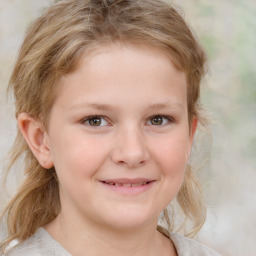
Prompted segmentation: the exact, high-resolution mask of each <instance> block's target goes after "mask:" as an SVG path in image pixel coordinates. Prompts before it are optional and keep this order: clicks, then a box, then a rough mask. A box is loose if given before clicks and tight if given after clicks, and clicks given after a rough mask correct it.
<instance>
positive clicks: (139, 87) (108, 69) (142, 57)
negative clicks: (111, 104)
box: [57, 44, 186, 101]
mask: <svg viewBox="0 0 256 256" xmlns="http://www.w3.org/2000/svg"><path fill="white" fill-rule="evenodd" d="M177 91H179V93H178V94H183V96H184V93H185V94H186V77H185V74H184V72H182V71H179V70H178V69H177V68H176V67H175V66H174V64H173V63H172V61H171V60H170V58H169V57H168V56H166V54H165V53H164V52H163V51H161V50H159V49H158V48H155V47H150V46H145V45H134V44H129V45H121V44H111V45H103V46H100V47H97V48H96V49H94V50H91V51H89V52H86V53H84V54H83V56H81V58H80V60H79V63H78V66H77V68H76V70H75V71H74V72H72V73H69V74H67V75H65V76H63V77H61V79H60V81H59V96H60V95H62V94H64V93H65V94H69V95H70V96H71V95H75V94H76V95H77V97H76V98H77V100H78V99H79V98H80V97H81V98H83V99H85V98H86V97H89V96H91V97H92V96H93V95H94V97H95V98H99V97H100V95H102V96H104V98H103V99H104V100H107V99H108V100H109V101H111V97H112V98H113V97H114V96H115V97H117V96H119V97H117V98H116V99H115V101H118V99H119V98H122V97H126V96H125V95H130V94H133V95H134V101H135V100H139V99H145V98H148V99H149V98H152V97H153V96H154V97H155V98H157V97H158V96H159V95H160V94H161V95H162V96H161V97H163V93H166V94H167V93H168V94H169V95H168V97H167V98H168V99H170V98H171V97H174V96H175V95H176V94H177ZM174 92H175V93H174ZM172 94H173V95H172ZM57 98H58V97H57ZM113 99H114V98H113ZM168 99H166V100H168ZM95 100H96V99H95Z"/></svg>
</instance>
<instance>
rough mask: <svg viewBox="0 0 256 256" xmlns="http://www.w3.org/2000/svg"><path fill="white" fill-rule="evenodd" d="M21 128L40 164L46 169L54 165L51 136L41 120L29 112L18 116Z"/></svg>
mask: <svg viewBox="0 0 256 256" xmlns="http://www.w3.org/2000/svg"><path fill="white" fill-rule="evenodd" d="M18 125H19V129H20V131H21V133H22V135H23V137H24V139H25V140H26V142H27V144H28V146H29V148H30V150H31V151H32V152H33V154H34V156H35V157H36V158H37V160H38V162H39V163H40V165H41V166H42V167H44V168H46V169H50V168H51V167H53V162H52V159H51V154H50V147H49V138H48V134H47V133H46V131H45V130H44V129H43V125H42V124H41V122H40V121H38V120H36V119H35V118H34V117H32V116H30V115H29V114H27V113H21V114H20V115H19V116H18Z"/></svg>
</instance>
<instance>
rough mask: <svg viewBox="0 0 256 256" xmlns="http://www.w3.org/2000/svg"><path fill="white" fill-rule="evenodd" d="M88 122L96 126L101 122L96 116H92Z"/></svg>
mask: <svg viewBox="0 0 256 256" xmlns="http://www.w3.org/2000/svg"><path fill="white" fill-rule="evenodd" d="M89 124H90V125H93V126H98V125H100V124H101V120H100V118H98V117H97V118H92V119H90V120H89Z"/></svg>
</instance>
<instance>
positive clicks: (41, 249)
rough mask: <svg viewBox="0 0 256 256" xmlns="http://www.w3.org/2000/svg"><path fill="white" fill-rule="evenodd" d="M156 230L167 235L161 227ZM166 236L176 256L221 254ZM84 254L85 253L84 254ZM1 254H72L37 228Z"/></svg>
mask: <svg viewBox="0 0 256 256" xmlns="http://www.w3.org/2000/svg"><path fill="white" fill-rule="evenodd" d="M158 230H159V231H160V232H161V233H163V235H165V236H166V235H167V234H168V232H167V231H166V230H165V231H163V230H164V229H163V228H158ZM168 237H169V238H170V239H171V240H172V242H173V243H174V246H175V248H176V250H177V253H178V256H221V255H220V254H218V253H217V252H215V251H214V250H212V249H210V248H208V247H206V246H205V245H202V244H200V243H199V242H197V241H195V240H192V239H189V238H186V237H183V236H181V235H179V234H176V233H171V234H169V235H168ZM85 255H86V254H85ZM3 256H72V255H71V254H70V253H68V252H67V251H66V250H65V249H64V248H63V247H62V246H61V245H60V244H59V243H58V242H57V241H55V240H54V239H53V238H52V237H51V236H50V235H49V234H48V232H47V231H46V230H45V229H43V228H39V229H38V230H37V231H36V233H35V234H34V235H32V236H31V237H30V238H28V239H27V240H26V241H24V242H23V243H21V244H18V245H17V246H14V247H11V248H10V249H9V250H8V252H7V253H6V254H4V255H3Z"/></svg>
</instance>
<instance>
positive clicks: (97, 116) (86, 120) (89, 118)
mask: <svg viewBox="0 0 256 256" xmlns="http://www.w3.org/2000/svg"><path fill="white" fill-rule="evenodd" d="M157 117H161V118H162V120H163V119H166V120H167V123H165V124H160V125H154V124H152V123H151V124H149V125H152V126H165V125H166V124H168V123H174V122H175V119H174V118H173V117H171V116H166V115H161V114H157V115H154V116H152V117H150V118H149V119H148V120H147V122H150V121H152V120H153V119H154V118H157ZM93 119H100V120H101V122H102V120H105V122H107V123H108V124H109V123H110V122H109V121H107V120H106V119H107V118H106V117H104V116H100V115H93V116H88V117H86V118H84V119H83V120H82V122H81V123H82V124H86V125H88V126H91V127H95V128H100V127H105V126H108V125H103V126H102V125H91V124H89V123H87V122H90V120H93ZM163 122H164V121H163Z"/></svg>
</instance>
